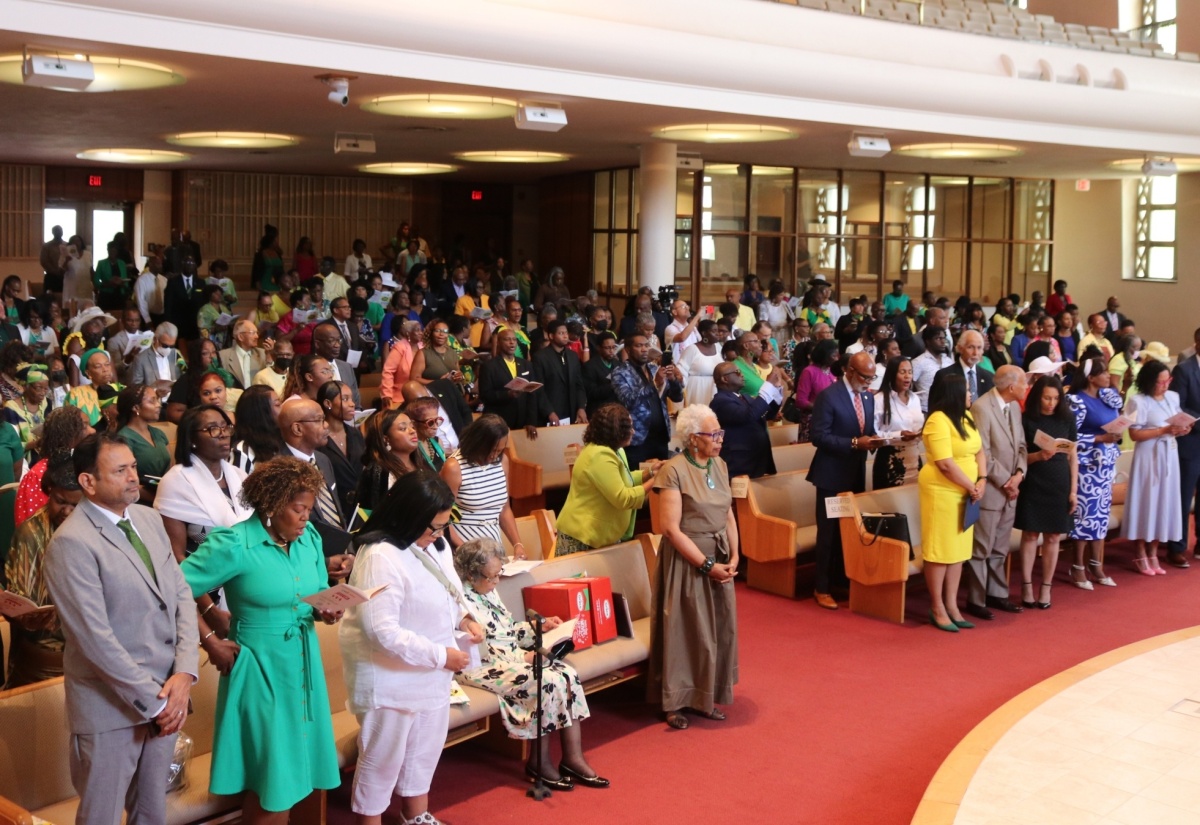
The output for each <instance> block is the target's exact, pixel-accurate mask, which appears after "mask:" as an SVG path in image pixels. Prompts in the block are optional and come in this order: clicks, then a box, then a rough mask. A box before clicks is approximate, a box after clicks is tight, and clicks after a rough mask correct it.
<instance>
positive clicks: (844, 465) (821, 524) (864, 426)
mask: <svg viewBox="0 0 1200 825" xmlns="http://www.w3.org/2000/svg"><path fill="white" fill-rule="evenodd" d="M874 379H875V362H874V361H873V360H872V359H871V356H870V355H868V354H867V353H865V352H856V353H855V354H854V355H852V356H850V360H849V361H847V362H846V369H845V372H844V374H843V376H842V380H841V381H838V382H837V383H836V384H833V385H832V386H830V387H827V388H826V389H825V390H823V391H822V392H821V394H820V395H818V396H817V400H816V402H815V403H814V404H813V415H812V440H813V444H814V445H815V446H816V448H817V452H816V455H814V456H813V460H812V464H811V465H810V466H809V468H808V480H809V481H810V482H811V483H812V484H813V485H814V486H816V488H817V580H816V588H815V589H816V592H815V593H814V594H813V596H814V598H816V600H817V604H819V605H820V606H821V607H824V608H826V609H827V610H837V606H838V604H837V601H836V600H834V598H833V596H832V595H831V593H830V589H831V585H833V584H837V585H839V586H841V587H845V586H846V584H847V580H846V571H845V566H844V563H843V561H842V534H841V527H840V526H839V525H838V520H837V519H831V518H829V516H828V515H827V514H826V510H825V499H826V498H832V497H835V496H837V494H838V493H861V492H863V491H864V490H866V489H867V451H868V450H873V449H875V448H876V447H878V446H880V445H881V444H882V443H883V439H881V438H877V437H876V436H875V399H874V397H873V396H872V395H871V393H870V392H869V391H868V389H867V388H868V387H869V386H870V385H871V382H872V381H873V380H874Z"/></svg>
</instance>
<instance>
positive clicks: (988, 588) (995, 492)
mask: <svg viewBox="0 0 1200 825" xmlns="http://www.w3.org/2000/svg"><path fill="white" fill-rule="evenodd" d="M963 335H964V337H965V336H966V333H963ZM1026 388H1027V384H1026V378H1025V371H1024V370H1023V369H1021V368H1020V367H1016V366H1012V365H1008V366H1003V367H1000V369H998V370H996V386H995V387H994V388H993V389H991V390H990V391H988V392H986V393H984V394H983V395H982V396H980V398H979V400H978V401H976V402H975V403H974V404H972V405H971V417H972V418H974V419H975V429H977V430H978V431H979V437H980V438H981V439H982V441H983V451H984V453H985V454H986V455H987V457H988V461H987V470H988V472H987V486H986V487H985V488H984V491H983V498H982V499H981V500H980V502H979V508H980V509H979V520H978V521H977V522H975V533H974V543H973V545H972V548H971V558H970V559H969V560H968V561H967V564H966V580H967V606H966V612H967V613H969V614H970V615H972V616H974V617H976V618H978V619H983V620H985V621H987V620H990V619H992V618H993V615H994V614H993V613H992V611H991V610H989V608H994V609H996V610H1002V611H1004V612H1005V613H1020V612H1022V610H1023V608H1022V607H1021V606H1020V605H1019V604H1015V603H1014V602H1013V601H1012V600H1011V599H1010V598H1009V592H1008V577H1007V576H1006V575H1005V573H1004V563H1005V561H1006V560H1007V559H1008V551H1009V547H1010V541H1011V538H1012V528H1013V520H1014V519H1015V518H1016V515H1017V491H1018V488H1020V486H1021V481H1022V480H1023V479H1024V478H1025V470H1026V467H1027V466H1028V451H1027V449H1026V444H1025V429H1024V427H1023V426H1022V425H1021V407H1020V401H1021V399H1023V398H1024V397H1025V390H1026Z"/></svg>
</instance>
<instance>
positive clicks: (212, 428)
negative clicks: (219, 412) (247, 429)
mask: <svg viewBox="0 0 1200 825" xmlns="http://www.w3.org/2000/svg"><path fill="white" fill-rule="evenodd" d="M232 431H233V427H230V426H229V425H228V424H209V425H208V426H207V427H200V428H199V430H198V432H202V433H207V434H208V437H209V438H220V437H222V436H226V435H229V433H231V432H232Z"/></svg>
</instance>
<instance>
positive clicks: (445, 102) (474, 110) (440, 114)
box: [362, 94, 517, 120]
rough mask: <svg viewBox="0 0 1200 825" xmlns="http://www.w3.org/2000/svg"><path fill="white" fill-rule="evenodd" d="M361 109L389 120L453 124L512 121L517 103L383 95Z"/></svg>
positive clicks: (495, 99) (479, 98) (498, 99)
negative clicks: (448, 121) (422, 119)
mask: <svg viewBox="0 0 1200 825" xmlns="http://www.w3.org/2000/svg"><path fill="white" fill-rule="evenodd" d="M362 108H363V109H364V110H366V111H368V112H374V113H375V114H377V115H391V116H393V117H437V118H454V119H457V120H493V119H499V118H503V117H512V116H513V115H514V114H515V113H516V111H517V102H516V101H515V100H509V99H507V98H502V97H482V96H480V95H443V94H423V95H421V94H417V95H385V96H383V97H376V98H373V99H371V100H370V101H368V102H366V103H364V104H363V105H362Z"/></svg>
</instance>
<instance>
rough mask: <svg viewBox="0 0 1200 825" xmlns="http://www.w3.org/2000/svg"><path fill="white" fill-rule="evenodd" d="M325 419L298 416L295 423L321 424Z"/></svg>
mask: <svg viewBox="0 0 1200 825" xmlns="http://www.w3.org/2000/svg"><path fill="white" fill-rule="evenodd" d="M324 421H325V419H324V418H300V419H297V420H296V423H297V424H321V423H323V422H324Z"/></svg>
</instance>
